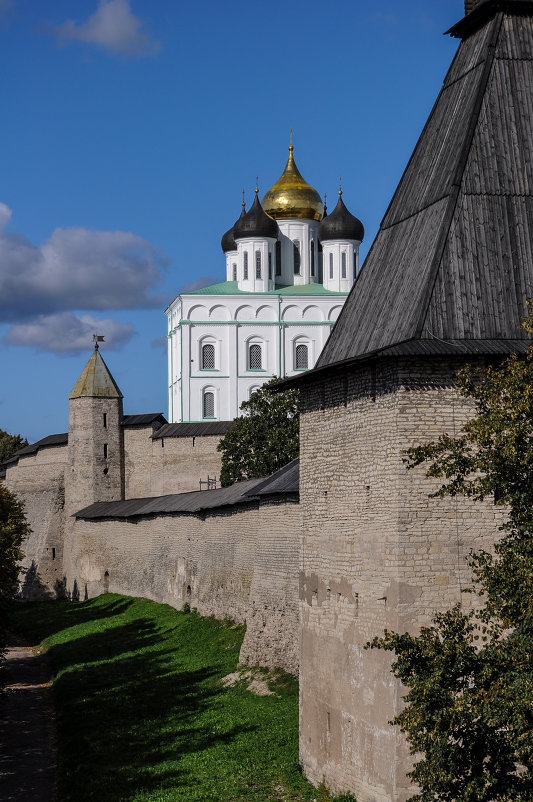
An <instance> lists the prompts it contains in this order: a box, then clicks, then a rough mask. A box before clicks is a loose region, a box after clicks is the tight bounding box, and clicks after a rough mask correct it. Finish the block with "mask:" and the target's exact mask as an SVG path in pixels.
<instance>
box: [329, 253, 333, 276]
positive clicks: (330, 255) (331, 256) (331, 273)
mask: <svg viewBox="0 0 533 802" xmlns="http://www.w3.org/2000/svg"><path fill="white" fill-rule="evenodd" d="M329 277H330V279H331V278H333V254H332V253H331V251H330V254H329Z"/></svg>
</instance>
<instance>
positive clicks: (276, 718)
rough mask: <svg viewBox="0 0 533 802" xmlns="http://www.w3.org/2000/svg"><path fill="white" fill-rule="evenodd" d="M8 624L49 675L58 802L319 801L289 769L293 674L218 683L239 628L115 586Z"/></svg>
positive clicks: (20, 612)
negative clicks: (259, 687) (252, 687)
mask: <svg viewBox="0 0 533 802" xmlns="http://www.w3.org/2000/svg"><path fill="white" fill-rule="evenodd" d="M13 627H14V629H16V630H17V631H19V632H21V633H22V634H24V635H25V637H26V638H28V640H29V641H30V642H31V643H32V644H34V645H38V644H42V645H43V647H44V648H45V649H46V651H47V653H48V656H49V658H50V662H51V665H52V670H53V672H54V675H55V680H54V689H55V699H56V710H57V732H58V772H59V777H58V799H59V802H71V801H72V802H74V801H75V802H89V800H91V801H92V800H94V802H119V800H136V802H167V801H170V800H190V801H191V802H194V801H195V800H198V802H241V800H242V801H244V800H256V802H267V801H268V800H312V799H316V800H328V799H330V797H329V796H328V794H327V792H326V791H325V790H320V791H319V790H317V789H316V788H313V787H312V786H311V785H309V784H308V783H307V782H306V780H305V779H304V778H303V777H302V775H301V773H300V769H299V766H298V690H297V683H296V680H295V679H293V678H292V677H290V676H288V675H280V676H279V677H277V678H276V679H275V680H273V681H272V682H270V683H269V684H270V687H271V689H272V690H274V691H275V694H274V695H271V696H257V695H256V694H254V693H251V692H250V691H249V690H247V683H246V682H245V681H241V682H238V683H237V684H235V685H234V686H233V687H225V686H224V685H223V684H222V683H221V682H220V680H221V678H222V677H224V676H226V675H227V674H230V673H231V672H234V671H235V670H236V668H237V661H238V656H239V649H240V645H241V642H242V638H243V634H244V628H243V627H241V626H235V625H233V624H231V623H222V622H220V621H216V620H214V619H211V618H202V617H201V616H198V615H196V614H195V613H193V612H191V613H183V612H178V611H177V610H174V609H173V608H172V607H169V606H168V605H164V604H156V603H155V602H151V601H147V600H146V599H134V598H130V597H127V596H118V595H115V594H107V595H105V596H99V597H98V598H96V599H90V600H88V601H84V602H68V601H64V602H63V601H61V602H44V603H29V604H15V605H14V606H13ZM350 799H352V797H338V800H339V802H340V800H346V802H348V800H350Z"/></svg>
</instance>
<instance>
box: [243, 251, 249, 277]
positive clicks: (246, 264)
mask: <svg viewBox="0 0 533 802" xmlns="http://www.w3.org/2000/svg"><path fill="white" fill-rule="evenodd" d="M243 258H244V266H243V267H244V280H245V281H246V280H247V279H248V251H245V252H244V254H243Z"/></svg>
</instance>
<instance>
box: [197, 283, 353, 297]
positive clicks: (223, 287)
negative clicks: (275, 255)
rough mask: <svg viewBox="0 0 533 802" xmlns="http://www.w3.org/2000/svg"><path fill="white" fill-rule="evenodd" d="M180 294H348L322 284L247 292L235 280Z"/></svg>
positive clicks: (295, 285)
mask: <svg viewBox="0 0 533 802" xmlns="http://www.w3.org/2000/svg"><path fill="white" fill-rule="evenodd" d="M181 295H348V293H347V292H333V290H326V288H325V287H324V285H323V284H286V285H283V284H277V285H276V289H275V290H271V291H270V292H248V291H246V290H240V289H239V285H238V283H237V282H236V281H221V282H219V283H218V284H211V285H210V286H209V287H201V288H200V289H198V290H191V291H190V292H182V293H181Z"/></svg>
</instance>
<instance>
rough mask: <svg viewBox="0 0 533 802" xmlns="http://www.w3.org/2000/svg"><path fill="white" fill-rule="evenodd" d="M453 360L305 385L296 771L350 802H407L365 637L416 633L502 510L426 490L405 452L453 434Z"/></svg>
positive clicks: (395, 687)
mask: <svg viewBox="0 0 533 802" xmlns="http://www.w3.org/2000/svg"><path fill="white" fill-rule="evenodd" d="M459 367H460V362H459V360H454V359H453V358H450V359H447V360H443V359H433V360H426V361H423V360H415V359H396V360H392V359H389V360H382V361H380V362H378V368H377V369H376V364H374V365H373V366H372V365H368V364H367V366H361V367H359V368H352V370H351V371H349V372H347V374H345V375H344V376H342V377H340V376H339V377H338V378H335V377H333V378H329V379H328V381H327V382H325V383H323V382H318V381H317V382H315V383H314V384H313V385H311V386H310V387H308V388H307V389H306V393H305V394H304V410H303V414H302V418H301V443H302V445H301V478H300V498H301V506H302V517H303V534H302V544H301V549H300V616H301V627H302V633H301V638H302V641H301V643H302V652H301V665H300V756H301V760H302V764H303V767H304V770H305V773H306V775H307V776H308V777H310V778H311V779H312V780H313V781H314V782H316V783H319V782H322V781H323V782H325V784H326V785H327V786H329V787H330V788H332V789H333V790H334V791H336V792H342V791H347V790H350V791H352V792H353V793H355V794H356V796H357V799H358V800H359V802H390V800H395V802H404V800H406V799H408V798H409V797H410V796H411V795H412V793H413V789H412V786H411V785H410V782H409V780H408V778H407V777H406V772H407V771H408V770H409V766H410V759H409V755H408V749H407V746H406V742H405V738H404V736H403V735H402V734H401V733H400V732H399V730H398V729H397V728H394V727H391V726H390V724H389V723H388V722H389V721H390V720H391V719H392V718H393V716H394V715H395V714H396V713H397V712H398V711H399V710H400V708H401V704H402V695H403V692H404V691H403V689H402V687H401V686H400V684H399V683H398V682H397V681H396V680H395V678H394V677H393V675H392V674H391V672H390V664H391V658H390V656H389V655H388V653H383V652H380V651H374V650H372V651H369V650H365V643H366V642H367V641H369V640H370V639H372V638H373V637H374V636H376V635H381V634H383V631H384V630H385V629H386V628H388V629H391V630H395V631H397V632H405V631H409V632H413V633H414V632H417V631H418V629H419V627H420V626H421V625H424V624H429V623H430V621H431V617H432V615H433V613H434V612H435V611H437V610H444V609H447V608H449V607H451V606H453V605H454V604H456V603H461V604H463V605H469V604H476V598H475V597H472V596H471V595H465V594H463V593H461V591H462V589H464V588H465V587H467V586H468V585H469V582H470V577H471V575H470V570H469V568H468V565H467V562H466V559H467V556H468V553H469V551H470V549H471V548H479V547H480V546H481V545H483V546H484V547H485V548H487V546H488V545H490V542H491V539H492V540H493V539H494V538H495V537H497V535H498V526H499V524H500V523H501V522H502V520H503V514H502V515H500V514H499V513H498V511H497V510H496V508H494V506H493V505H492V504H491V502H490V501H487V503H485V504H480V503H475V502H473V501H470V500H466V499H463V498H458V499H445V500H440V499H430V498H429V497H428V495H429V494H430V493H431V492H432V491H434V490H435V489H436V487H437V486H438V482H437V483H436V482H435V481H434V480H432V481H430V480H429V479H427V478H426V476H425V471H424V468H423V467H422V466H421V467H419V468H417V469H414V470H409V471H408V470H407V469H406V466H405V464H404V461H403V458H404V451H405V449H407V448H409V447H410V446H414V445H418V444H420V443H422V442H426V441H428V440H433V439H436V438H437V437H438V436H439V435H440V434H441V433H443V432H448V433H449V434H454V433H458V432H459V430H460V428H461V426H462V424H463V423H464V422H465V420H467V419H468V417H469V416H470V414H471V412H472V408H471V406H470V404H469V403H468V402H467V401H466V400H465V399H462V398H460V397H459V396H458V394H457V392H456V390H455V389H454V374H455V371H456V370H457V369H458V368H459Z"/></svg>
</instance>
